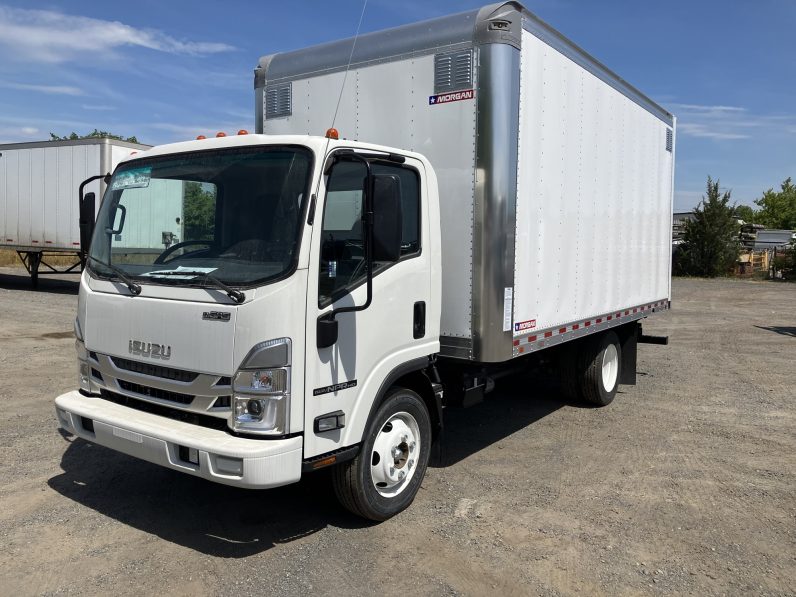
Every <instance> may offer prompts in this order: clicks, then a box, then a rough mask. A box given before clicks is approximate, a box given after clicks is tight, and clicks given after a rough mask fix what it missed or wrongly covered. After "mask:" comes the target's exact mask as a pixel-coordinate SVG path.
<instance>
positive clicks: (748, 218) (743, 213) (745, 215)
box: [735, 205, 760, 224]
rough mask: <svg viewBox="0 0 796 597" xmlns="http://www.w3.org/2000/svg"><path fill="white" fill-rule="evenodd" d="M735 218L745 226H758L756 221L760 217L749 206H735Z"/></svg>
mask: <svg viewBox="0 0 796 597" xmlns="http://www.w3.org/2000/svg"><path fill="white" fill-rule="evenodd" d="M735 216H736V217H737V218H739V219H741V220H743V221H744V222H746V223H747V224H759V222H758V221H757V220H758V219H759V217H760V216H759V215H758V212H757V211H755V209H754V208H753V207H751V206H749V205H737V206H736V207H735Z"/></svg>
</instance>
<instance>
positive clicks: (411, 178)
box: [318, 161, 420, 306]
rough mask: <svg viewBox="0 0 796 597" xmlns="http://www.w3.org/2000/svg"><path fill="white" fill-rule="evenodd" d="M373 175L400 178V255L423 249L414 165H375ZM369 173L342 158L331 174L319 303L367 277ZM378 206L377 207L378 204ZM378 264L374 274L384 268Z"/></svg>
mask: <svg viewBox="0 0 796 597" xmlns="http://www.w3.org/2000/svg"><path fill="white" fill-rule="evenodd" d="M371 169H372V171H373V173H374V174H393V175H396V176H398V177H399V179H400V181H401V202H402V205H401V207H402V212H403V223H402V234H401V257H402V258H403V257H404V256H409V255H412V254H416V253H419V252H420V188H419V187H420V184H419V177H418V175H417V172H415V171H414V170H412V169H411V168H404V167H396V166H393V165H391V164H383V163H373V164H372V165H371ZM366 175H367V171H366V169H365V166H364V165H363V164H361V163H359V162H346V161H342V162H337V163H336V164H335V165H334V167H333V168H332V171H331V173H330V174H329V179H328V182H327V189H326V204H325V207H324V212H323V226H322V229H321V230H322V232H321V263H320V271H319V280H318V303H319V304H320V305H321V306H323V305H326V304H328V303H330V302H331V301H333V300H335V299H336V298H337V297H339V296H342V294H344V293H345V292H346V291H347V290H349V289H351V288H353V287H354V286H356V285H357V284H359V283H360V282H362V281H363V280H364V279H365V275H366V263H365V238H364V230H363V226H362V212H363V210H364V207H365V206H364V192H363V188H364V184H365V177H366ZM374 209H376V210H377V209H378V205H376V206H374ZM385 265H386V264H385V263H380V262H375V263H374V264H373V273H374V274H376V273H378V271H379V270H380V269H382V268H383V267H385Z"/></svg>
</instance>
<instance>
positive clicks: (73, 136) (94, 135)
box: [50, 129, 138, 143]
mask: <svg viewBox="0 0 796 597" xmlns="http://www.w3.org/2000/svg"><path fill="white" fill-rule="evenodd" d="M78 139H116V140H117V141H127V142H128V143H138V139H137V138H136V137H121V136H119V135H114V134H112V133H109V132H108V131H100V130H97V129H94V130H93V131H91V132H90V133H89V134H88V135H78V134H77V133H76V132H74V131H72V132H71V133H70V134H69V135H64V136H63V137H59V136H58V135H56V134H55V133H50V141H76V140H78Z"/></svg>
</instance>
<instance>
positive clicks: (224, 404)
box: [213, 396, 232, 408]
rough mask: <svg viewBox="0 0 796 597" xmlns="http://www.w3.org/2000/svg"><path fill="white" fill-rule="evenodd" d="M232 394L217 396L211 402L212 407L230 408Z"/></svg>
mask: <svg viewBox="0 0 796 597" xmlns="http://www.w3.org/2000/svg"><path fill="white" fill-rule="evenodd" d="M231 407H232V396H219V397H218V398H216V401H215V402H214V403H213V408H231Z"/></svg>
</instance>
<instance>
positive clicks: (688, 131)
mask: <svg viewBox="0 0 796 597" xmlns="http://www.w3.org/2000/svg"><path fill="white" fill-rule="evenodd" d="M677 132H678V133H679V134H682V135H689V136H691V137H704V138H706V139H748V138H749V135H744V134H742V133H731V132H722V131H719V130H713V129H711V128H710V127H709V126H708V125H706V124H698V123H695V122H681V121H678V122H677Z"/></svg>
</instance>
